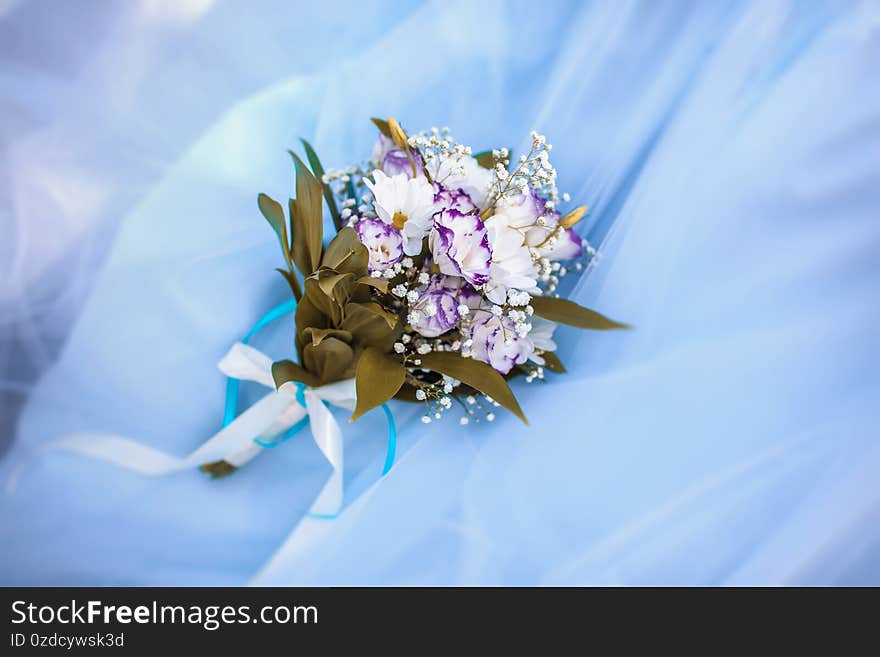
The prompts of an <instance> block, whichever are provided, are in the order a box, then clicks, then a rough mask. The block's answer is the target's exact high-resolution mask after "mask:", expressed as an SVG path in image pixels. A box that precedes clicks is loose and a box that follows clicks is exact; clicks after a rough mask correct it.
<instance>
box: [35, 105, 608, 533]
mask: <svg viewBox="0 0 880 657" xmlns="http://www.w3.org/2000/svg"><path fill="white" fill-rule="evenodd" d="M373 122H374V123H375V125H376V127H377V128H378V130H379V135H378V140H377V142H376V145H375V148H374V150H373V154H372V157H371V159H370V160H369V161H368V162H365V163H364V164H362V165H360V166H355V167H349V168H346V169H340V170H333V171H325V170H324V168H323V166H322V165H321V162H320V160H319V159H318V156H317V155H316V154H315V151H314V149H312V147H311V146H310V145H309V144H308V143H307V142H305V141H303V145H304V147H305V152H306V160H307V161H308V165H307V164H306V163H305V162H304V161H303V160H302V159H300V157H299V156H297V155H296V154H295V153H293V152H291V155H292V157H293V161H294V165H295V169H296V198H295V199H290V201H289V202H288V212H287V216H285V212H284V209H283V208H282V206H281V205H280V204H279V203H278V202H276V201H274V200H272V199H271V198H270V197H268V196H266V195H265V194H260V195H259V197H258V206H259V209H260V212H261V213H262V214H263V216H264V217H265V218H266V220H267V221H268V222H269V224H270V225H271V226H272V228H273V229H274V231H275V233H276V235H277V236H278V240H279V243H280V245H281V253H282V255H283V259H284V265H285V266H284V267H283V268H279V269H278V271H279V272H280V273H281V274H282V275H283V276H284V279H285V280H286V281H287V283H288V285H289V286H290V289H291V292H292V293H293V298H292V299H290V300H289V301H288V302H286V303H284V304H282V305H281V306H278V307H276V308H273V309H271V310H270V311H269V312H268V313H267V314H266V315H265V316H264V317H263V318H262V319H260V320H259V321H258V322H257V324H256V325H255V326H254V328H253V329H252V330H251V332H250V333H249V334H248V335H247V336H246V337H245V338H244V339H242V340H241V341H240V342H237V343H235V344H234V345H233V346H232V348H231V349H230V350H229V351H228V353H227V354H226V356H224V357H223V359H222V360H221V361H220V364H219V366H220V370H221V371H222V372H223V373H224V374H226V375H227V377H228V380H227V388H226V390H227V394H226V407H225V412H224V420H223V426H222V428H221V430H220V431H219V432H218V433H216V434H215V435H214V436H212V437H210V438H209V439H208V440H207V441H206V442H204V443H203V444H202V445H200V446H199V447H198V448H196V449H195V450H194V451H193V452H192V453H191V454H189V455H188V456H186V457H183V458H179V457H175V456H173V455H169V454H166V453H163V452H161V451H159V450H157V449H154V448H152V447H150V446H147V445H144V444H141V443H138V442H136V441H133V440H130V439H127V438H123V437H120V436H116V435H112V434H109V435H108V434H93V433H88V434H72V435H69V436H65V437H62V438H60V439H57V440H55V441H52V442H51V443H49V444H48V445H47V446H46V449H64V450H68V451H74V452H78V453H81V454H87V455H89V456H92V457H96V458H101V459H104V460H107V461H110V462H112V463H115V464H117V465H119V466H121V467H125V468H128V469H130V470H134V471H136V472H139V473H141V474H147V475H162V474H167V473H171V472H176V471H180V470H185V469H189V468H193V467H196V466H198V467H200V468H201V469H202V470H204V471H206V472H208V473H210V474H212V475H213V476H223V475H226V474H229V473H230V472H233V471H234V470H236V469H237V468H238V467H240V466H242V465H243V464H245V463H247V462H249V461H250V460H251V459H253V458H254V457H255V456H256V455H257V454H259V453H261V452H262V451H263V450H264V449H266V448H271V447H275V446H276V445H278V444H280V443H281V442H283V441H284V440H286V439H287V438H289V437H291V436H292V435H294V434H295V433H296V432H298V431H299V430H300V429H301V428H303V427H304V426H305V425H306V424H310V425H311V429H312V432H311V433H312V437H313V438H314V440H315V442H316V444H317V445H318V447H319V448H320V450H321V452H322V453H323V455H324V456H325V458H326V459H327V460H328V462H329V463H330V465H331V467H332V474H331V475H330V477H329V479H328V481H327V483H326V484H325V485H324V487H323V488H322V490H321V492H320V494H319V495H318V496H317V498H316V499H315V501H314V502H313V504H312V506H311V507H310V511H309V513H308V514H307V516H306V518H318V519H326V518H332V517H335V515H336V514H337V513H338V512H339V511H340V509H341V508H342V503H343V499H344V487H343V471H344V468H343V446H344V445H343V440H342V431H341V428H340V427H339V425H338V423H337V421H336V419H335V418H334V415H333V414H332V413H331V412H330V410H329V409H328V406H330V405H333V406H339V407H343V408H347V409H349V410H351V411H353V414H352V415H351V420H352V421H354V420H356V419H357V418H359V417H360V416H362V415H363V414H364V413H366V412H368V411H370V410H371V409H374V408H377V407H382V408H383V409H384V411H385V415H386V418H387V420H388V426H389V441H388V450H387V453H386V458H385V466H384V469H383V473H384V472H387V471H388V470H389V469H390V468H391V466H392V464H393V462H394V454H395V445H396V429H395V427H394V421H393V415H392V413H391V411H390V409H389V408H388V406H387V405H386V402H387V401H388V400H390V399H392V398H397V399H402V400H406V401H411V402H416V403H421V404H424V406H425V412H424V414H423V416H422V420H423V421H424V422H426V423H429V422H433V421H435V420H438V419H440V418H442V417H443V415H444V413H446V412H447V411H449V410H450V409H451V408H452V407H453V405H454V404H457V405H458V406H460V407H461V409H463V410H462V412H461V414H460V416H459V421H460V423H461V424H468V423H470V422H481V421H488V422H492V421H493V420H494V419H495V411H496V409H497V408H498V407H503V408H505V409H507V410H509V411H511V412H512V413H514V414H515V415H517V416H518V417H519V418H520V419H522V420H523V421H524V422H525V421H526V417H525V415H524V414H523V412H522V410H521V409H520V406H519V403H518V402H517V400H516V397H514V394H513V392H512V390H511V388H510V386H509V385H508V380H509V379H510V378H512V377H515V376H523V377H524V379H525V381H527V382H532V381H535V380H536V379H538V380H542V379H543V378H544V375H545V370H550V371H552V372H560V373H561V372H564V371H565V369H564V367H563V365H562V362H561V361H560V359H559V358H558V356H557V355H556V353H555V351H556V344H555V343H554V342H553V332H554V330H555V329H556V325H557V324H558V323H562V324H567V325H570V326H576V327H579V328H584V329H599V330H605V329H618V328H625V325H624V324H620V323H617V322H615V321H613V320H611V319H608V318H607V317H604V316H603V315H600V314H599V313H597V312H595V311H592V310H588V309H587V308H583V307H581V306H579V305H577V304H576V303H573V302H571V301H568V300H565V299H561V298H559V294H558V292H557V286H558V284H559V281H560V279H561V278H562V277H563V276H565V274H566V272H567V271H568V270H570V269H575V270H579V269H582V268H583V266H584V261H585V260H587V259H588V258H592V257H593V256H594V255H595V253H594V252H593V250H592V249H591V248H590V247H589V245H588V244H587V243H586V242H585V241H583V240H581V239H580V237H579V236H578V235H577V233H576V232H575V231H574V230H573V226H574V225H575V224H576V223H577V222H578V221H579V220H580V219H581V218H582V217H583V216H584V212H585V210H586V208H584V207H576V208H574V209H571V210H569V211H568V212H566V213H565V214H563V213H562V212H561V211H560V210H559V205H560V204H564V203H568V202H569V198H568V195H567V194H562V195H560V194H559V192H558V190H557V188H556V170H555V169H554V168H553V165H552V164H551V163H550V156H549V154H550V150H551V147H550V144H548V143H547V141H546V139H545V138H544V136H542V135H539V134H536V133H534V132H533V133H532V140H531V148H530V150H529V152H528V153H525V154H522V155H520V156H519V157H518V158H516V159H514V158H513V157H512V155H511V153H510V152H509V151H508V150H507V149H506V148H501V149H497V150H492V151H484V152H480V153H472V151H471V148H470V147H469V146H466V145H464V144H460V143H458V142H457V141H456V140H455V139H453V137H452V136H451V135H450V134H449V131H448V129H445V128H444V129H443V130H437V129H436V128H432V129H431V130H430V131H427V132H421V133H419V134H415V135H412V136H409V135H407V134H406V133H405V132H404V130H403V128H402V127H401V126H400V124H399V123H398V122H397V121H395V120H394V119H391V118H389V119H387V120H380V119H373ZM325 203H326V205H327V208H328V209H329V213H330V216H331V217H332V219H333V225H334V227H335V229H336V234H335V235H334V236H333V237H332V239H329V241H327V243H326V245H325V240H324V230H323V227H324V216H323V206H324V204H325ZM290 312H295V323H296V335H295V339H294V341H293V343H294V345H295V348H296V360H295V361H294V360H280V361H277V362H272V360H271V359H270V358H269V357H268V356H266V355H264V354H262V353H260V352H259V351H257V350H256V349H254V348H253V347H251V346H249V345H248V344H247V343H248V340H249V339H250V337H252V336H253V335H254V333H255V332H256V331H258V330H259V329H261V328H262V327H263V326H265V325H266V324H267V323H268V322H270V321H272V320H274V319H277V318H279V317H281V316H284V315H285V314H287V313H290ZM242 380H248V381H255V382H258V383H260V384H262V385H264V386H266V387H268V388H270V389H271V392H270V393H269V394H267V395H266V396H265V397H263V398H262V399H260V400H259V401H258V402H256V403H255V404H253V405H252V406H251V407H250V408H248V409H247V410H245V411H244V412H242V413H241V414H240V415H239V414H238V411H237V404H238V385H239V382H240V381H242Z"/></svg>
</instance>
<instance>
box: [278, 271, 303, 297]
mask: <svg viewBox="0 0 880 657" xmlns="http://www.w3.org/2000/svg"><path fill="white" fill-rule="evenodd" d="M275 271H277V272H278V273H279V274H281V275H282V276H283V277H284V280H285V281H287V284H288V285H289V286H290V291H291V292H293V298H294V299H296V300H297V301H299V300H300V299H301V298H302V290H301V289H300V287H299V281H298V280H296V274H294V273H293V272H290V271H287V270H286V269H276V270H275Z"/></svg>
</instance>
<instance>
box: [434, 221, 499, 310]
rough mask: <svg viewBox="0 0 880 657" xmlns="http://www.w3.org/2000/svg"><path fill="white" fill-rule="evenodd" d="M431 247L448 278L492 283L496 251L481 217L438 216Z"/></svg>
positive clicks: (471, 282)
mask: <svg viewBox="0 0 880 657" xmlns="http://www.w3.org/2000/svg"><path fill="white" fill-rule="evenodd" d="M428 247H429V248H430V249H431V254H432V255H433V257H434V262H435V263H436V264H437V266H438V267H439V268H440V271H441V272H443V273H444V274H448V275H450V276H461V277H462V278H464V279H465V280H466V281H467V282H468V283H470V284H471V285H475V286H477V285H484V284H485V283H486V282H487V281H488V280H489V271H490V263H491V261H492V250H491V249H490V248H489V234H488V231H487V229H486V226H485V224H483V222H482V220H481V219H480V217H479V216H478V215H476V214H462V213H461V212H458V211H456V210H443V211H442V212H438V213H437V214H436V215H434V225H433V227H432V228H431V233H430V235H429V236H428ZM505 294H506V292H505Z"/></svg>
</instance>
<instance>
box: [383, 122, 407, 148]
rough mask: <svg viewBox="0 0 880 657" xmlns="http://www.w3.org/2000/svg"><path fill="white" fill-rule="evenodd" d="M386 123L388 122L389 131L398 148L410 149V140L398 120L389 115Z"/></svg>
mask: <svg viewBox="0 0 880 657" xmlns="http://www.w3.org/2000/svg"><path fill="white" fill-rule="evenodd" d="M386 123H387V124H388V132H389V133H391V139H392V141H393V142H394V143H395V144H396V145H397V147H398V148H402V149H403V150H405V151H409V141H408V140H407V138H406V133H405V132H404V131H403V128H401V127H400V124H399V123H398V122H397V120H396V119H393V118H391V117H390V116H389V117H388V120H387V121H386Z"/></svg>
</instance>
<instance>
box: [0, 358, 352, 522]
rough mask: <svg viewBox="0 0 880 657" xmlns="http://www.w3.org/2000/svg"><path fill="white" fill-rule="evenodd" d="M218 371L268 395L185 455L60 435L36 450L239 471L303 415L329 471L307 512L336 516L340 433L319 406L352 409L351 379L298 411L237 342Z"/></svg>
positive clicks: (159, 466) (110, 438)
mask: <svg viewBox="0 0 880 657" xmlns="http://www.w3.org/2000/svg"><path fill="white" fill-rule="evenodd" d="M218 366H219V368H220V371H221V372H223V373H224V374H225V375H226V376H229V377H232V378H235V379H241V380H244V381H255V382H256V383H260V384H262V385H264V386H266V387H268V388H271V389H272V392H270V393H269V394H268V395H266V396H265V397H263V398H262V399H261V400H260V401H258V402H257V403H255V404H254V405H253V406H251V407H250V408H249V409H247V410H246V411H245V412H243V413H242V414H241V415H239V416H238V417H237V418H236V419H235V420H234V421H233V422H232V423H230V424H229V425H227V426H226V427H224V428H223V429H221V430H220V431H218V432H217V433H216V434H214V435H213V436H212V437H211V438H209V439H208V440H207V441H205V442H204V443H203V444H202V445H201V446H200V447H198V448H197V449H196V450H195V451H194V452H192V453H191V454H190V455H189V456H186V457H184V458H178V457H174V456H171V455H169V454H166V453H164V452H161V451H159V450H157V449H153V448H152V447H147V446H146V445H142V444H140V443H137V442H135V441H133V440H130V439H128V438H123V437H121V436H116V435H112V434H99V433H77V434H71V435H69V436H64V437H63V438H59V439H57V440H53V441H51V442H49V443H47V444H46V445H45V446H43V447H42V448H41V449H40V451H41V452H45V451H51V450H56V449H61V450H66V451H70V452H76V453H79V454H85V455H88V456H92V457H94V458H99V459H103V460H105V461H108V462H110V463H113V464H115V465H118V466H120V467H123V468H127V469H129V470H133V471H135V472H139V473H141V474H145V475H153V476H155V475H164V474H169V473H172V472H177V471H179V470H187V469H191V468H195V467H198V466H200V465H204V464H205V463H211V462H213V461H219V460H225V461H227V462H228V463H230V464H232V465H234V466H240V465H243V464H245V463H247V462H248V461H250V460H251V459H252V458H254V457H255V456H256V455H257V454H259V453H260V452H262V451H263V449H264V448H263V447H262V446H261V445H259V444H257V443H256V442H255V440H254V439H260V440H262V441H265V442H271V440H272V439H273V438H275V437H276V436H278V435H279V434H281V433H282V432H284V431H286V430H287V429H290V428H291V427H292V426H293V425H294V424H296V423H297V422H299V421H300V420H302V419H303V418H304V417H305V416H306V415H308V416H309V424H310V425H311V429H312V437H313V438H314V440H315V444H317V446H318V448H319V449H320V450H321V452H322V453H323V454H324V457H325V458H326V459H327V461H328V462H329V463H330V466H331V467H332V468H333V472H332V473H331V474H330V477H329V478H328V480H327V483H326V484H324V487H323V488H322V490H321V492H320V493H319V494H318V496H317V498H315V501H314V502H313V503H312V506H311V508H310V509H309V513H310V514H312V515H314V516H319V517H320V516H333V515H335V514H337V513H338V512H339V510H340V509H341V508H342V494H343V478H342V471H343V462H344V461H343V443H342V430H341V429H340V427H339V423H338V422H336V418H334V417H333V414H332V413H331V412H330V410H329V409H328V408H327V406H325V404H324V402H327V403H328V404H332V405H334V406H339V407H342V408H347V409H349V410H354V407H355V404H356V401H357V397H356V392H355V383H354V379H347V380H345V381H338V382H336V383H331V384H329V385H326V386H321V387H319V388H308V387H306V389H305V391H304V393H303V397H304V398H305V402H306V405H305V408H303V406H302V405H300V404H299V402H298V401H297V395H296V393H297V388H296V386H295V385H294V384H293V383H285V384H283V385H282V386H281V387H280V388H279V389H278V390H275V382H274V380H273V379H272V360H271V359H270V358H269V357H268V356H266V355H265V354H263V353H260V352H259V351H257V350H256V349H254V348H253V347H250V346H248V345H246V344H243V343H241V342H238V343H236V344H234V345H233V346H232V348H231V349H230V350H229V352H227V354H226V355H225V356H224V357H223V359H222V360H221V361H220V363H219V365H218ZM17 479H18V476H17V474H16V475H14V476H13V477H11V478H10V481H9V485H10V486H11V487H14V486H15V482H16V481H17Z"/></svg>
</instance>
